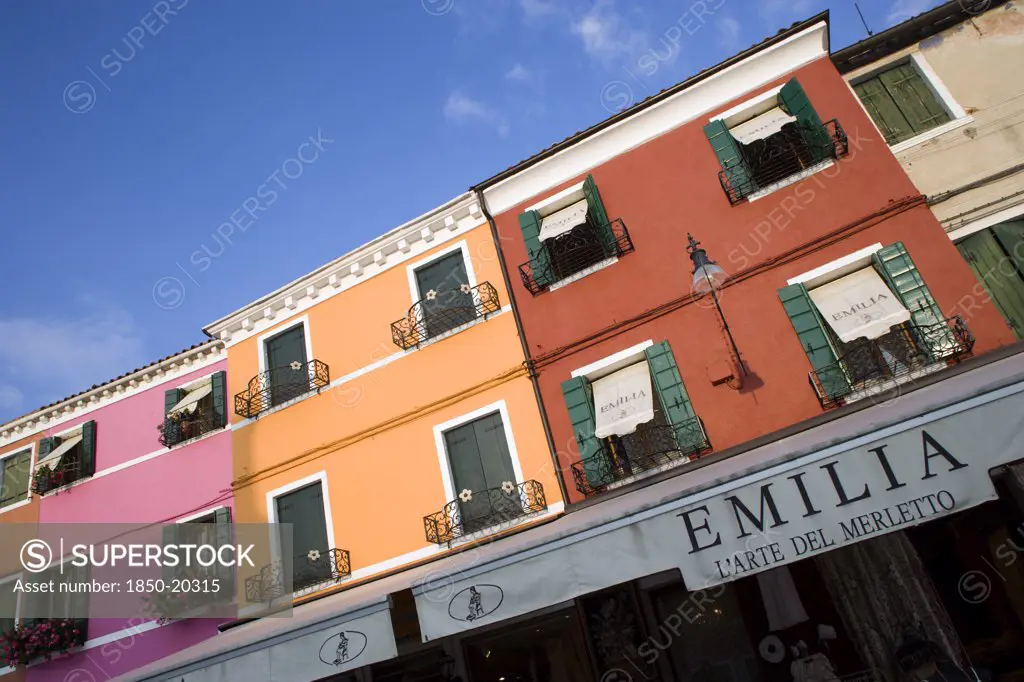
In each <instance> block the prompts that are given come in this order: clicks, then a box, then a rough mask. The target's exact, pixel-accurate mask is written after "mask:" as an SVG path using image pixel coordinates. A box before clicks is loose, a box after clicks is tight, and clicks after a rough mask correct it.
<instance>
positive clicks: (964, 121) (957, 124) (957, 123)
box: [889, 115, 974, 154]
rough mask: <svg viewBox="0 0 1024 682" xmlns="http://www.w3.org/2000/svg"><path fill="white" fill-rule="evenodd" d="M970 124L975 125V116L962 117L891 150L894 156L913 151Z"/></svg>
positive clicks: (897, 145)
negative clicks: (920, 145)
mask: <svg viewBox="0 0 1024 682" xmlns="http://www.w3.org/2000/svg"><path fill="white" fill-rule="evenodd" d="M970 123H974V117H973V116H970V115H967V116H961V117H960V118H957V119H953V120H952V121H949V122H947V123H943V124H942V125H940V126H937V127H935V128H932V129H931V130H926V131H924V132H923V133H921V134H919V135H915V136H914V137H912V138H910V139H909V140H903V142H898V143H896V144H894V145H890V146H889V150H890V151H891V152H892V153H893V154H899V153H900V152H905V151H907V150H908V149H911V148H912V147H916V146H918V145H919V144H924V143H925V142H927V141H928V140H931V139H934V138H936V137H938V136H939V135H944V134H946V133H948V132H949V131H951V130H956V129H957V128H963V127H964V126H965V125H968V124H970Z"/></svg>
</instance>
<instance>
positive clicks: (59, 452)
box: [36, 434, 82, 467]
mask: <svg viewBox="0 0 1024 682" xmlns="http://www.w3.org/2000/svg"><path fill="white" fill-rule="evenodd" d="M81 442H82V434H78V435H77V436H71V437H70V438H68V439H67V440H65V441H64V442H62V443H61V444H60V445H58V446H57V447H56V448H54V449H53V450H52V451H51V452H50V454H48V455H46V457H43V458H42V459H41V460H39V464H37V465H36V466H37V467H38V466H41V465H43V464H46V465H49V466H53V465H54V464H56V463H57V462H59V461H60V458H61V457H63V456H64V455H65V454H66V453H68V452H70V451H71V449H72V448H74V447H75V446H76V445H78V444H79V443H81Z"/></svg>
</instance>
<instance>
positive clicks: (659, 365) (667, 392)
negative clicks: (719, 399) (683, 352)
mask: <svg viewBox="0 0 1024 682" xmlns="http://www.w3.org/2000/svg"><path fill="white" fill-rule="evenodd" d="M644 355H645V356H646V357H647V366H648V368H650V370H651V379H652V382H651V383H652V384H653V388H654V390H655V391H657V392H658V401H659V402H660V403H661V409H662V410H664V412H665V419H666V421H668V423H669V424H671V425H672V428H673V430H674V431H675V434H676V442H677V443H678V445H679V448H680V449H681V450H682V451H683V452H696V451H698V450H703V449H704V446H705V438H704V432H703V429H702V428H701V426H700V422H699V421H698V420H697V419H696V418H695V417H696V415H695V414H694V412H693V405H692V404H690V396H689V395H688V394H687V393H686V386H684V385H683V377H682V376H681V375H680V374H679V366H678V365H676V358H675V356H674V355H673V354H672V346H670V345H669V342H668V341H662V342H661V343H656V344H654V345H653V346H650V347H648V348H647V349H645V350H644Z"/></svg>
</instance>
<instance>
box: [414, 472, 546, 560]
mask: <svg viewBox="0 0 1024 682" xmlns="http://www.w3.org/2000/svg"><path fill="white" fill-rule="evenodd" d="M547 508H548V503H547V499H546V498H545V497H544V486H542V485H541V484H540V483H538V482H537V481H523V482H522V483H514V482H512V481H507V482H505V483H504V484H503V485H502V486H500V487H498V488H488V489H487V490H462V491H460V492H459V496H458V498H457V499H455V500H452V501H451V502H449V503H448V504H446V505H445V506H444V509H442V510H441V511H439V512H436V513H434V514H430V515H428V516H424V517H423V527H424V530H425V531H426V534H427V542H434V543H436V544H439V545H445V544H447V545H450V544H451V543H452V541H454V540H456V539H458V538H461V537H463V536H466V535H471V534H473V533H477V532H479V531H482V530H487V529H489V528H496V527H500V526H502V525H504V524H507V523H511V522H513V521H518V520H519V519H522V518H524V517H527V516H532V515H534V514H539V513H541V512H543V511H544V510H545V509H547Z"/></svg>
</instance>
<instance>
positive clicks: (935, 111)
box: [878, 64, 949, 133]
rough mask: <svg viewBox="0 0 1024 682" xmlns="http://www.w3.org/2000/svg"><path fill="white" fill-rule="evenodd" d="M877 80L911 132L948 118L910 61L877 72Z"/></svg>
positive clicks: (932, 126) (921, 130)
mask: <svg viewBox="0 0 1024 682" xmlns="http://www.w3.org/2000/svg"><path fill="white" fill-rule="evenodd" d="M878 80H879V81H881V83H882V85H884V86H885V89H886V90H887V91H888V92H889V94H890V95H891V96H892V99H893V101H894V102H895V103H896V106H898V107H899V108H900V111H902V112H903V115H904V116H905V117H906V119H907V121H908V122H909V123H910V126H911V128H913V129H914V132H915V133H921V132H924V131H925V130H930V129H932V128H934V127H935V126H940V125H942V124H943V123H946V122H947V121H949V112H947V111H946V109H945V107H943V106H942V104H940V103H939V100H938V98H937V97H936V96H935V93H934V92H932V89H931V88H930V87H928V84H927V83H925V82H924V78H922V77H921V74H920V73H918V71H917V69H916V68H914V66H913V65H912V64H902V65H900V66H897V67H896V68H893V69H889V70H888V71H883V72H882V73H880V74H878Z"/></svg>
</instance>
